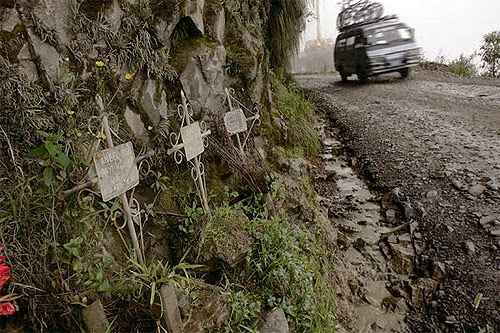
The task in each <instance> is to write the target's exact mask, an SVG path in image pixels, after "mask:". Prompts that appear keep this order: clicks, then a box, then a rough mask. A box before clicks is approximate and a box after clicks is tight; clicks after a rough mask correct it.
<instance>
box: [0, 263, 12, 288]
mask: <svg viewBox="0 0 500 333" xmlns="http://www.w3.org/2000/svg"><path fill="white" fill-rule="evenodd" d="M9 280H10V268H9V266H7V264H6V263H0V291H1V290H2V289H3V286H4V285H5V284H6V283H7V282H8V281H9Z"/></svg>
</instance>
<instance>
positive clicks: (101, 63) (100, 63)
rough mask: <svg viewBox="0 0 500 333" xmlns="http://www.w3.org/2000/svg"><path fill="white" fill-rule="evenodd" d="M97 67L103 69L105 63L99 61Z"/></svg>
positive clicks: (96, 63)
mask: <svg viewBox="0 0 500 333" xmlns="http://www.w3.org/2000/svg"><path fill="white" fill-rule="evenodd" d="M95 65H96V66H97V67H102V66H104V62H102V61H100V60H98V61H96V62H95Z"/></svg>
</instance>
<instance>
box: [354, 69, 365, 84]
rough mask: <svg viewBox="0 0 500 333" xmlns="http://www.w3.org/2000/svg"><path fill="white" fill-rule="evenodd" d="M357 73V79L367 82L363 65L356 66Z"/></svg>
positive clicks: (363, 82)
mask: <svg viewBox="0 0 500 333" xmlns="http://www.w3.org/2000/svg"><path fill="white" fill-rule="evenodd" d="M356 72H357V73H356V74H357V75H358V81H359V83H361V84H365V83H366V82H368V75H367V74H366V70H365V69H364V68H363V67H358V68H357V71H356Z"/></svg>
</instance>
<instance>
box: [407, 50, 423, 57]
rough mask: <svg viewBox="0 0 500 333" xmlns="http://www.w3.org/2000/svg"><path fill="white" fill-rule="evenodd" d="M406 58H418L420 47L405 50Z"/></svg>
mask: <svg viewBox="0 0 500 333" xmlns="http://www.w3.org/2000/svg"><path fill="white" fill-rule="evenodd" d="M406 57H407V58H418V57H420V49H413V50H410V51H407V52H406Z"/></svg>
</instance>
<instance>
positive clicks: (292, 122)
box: [0, 0, 334, 332]
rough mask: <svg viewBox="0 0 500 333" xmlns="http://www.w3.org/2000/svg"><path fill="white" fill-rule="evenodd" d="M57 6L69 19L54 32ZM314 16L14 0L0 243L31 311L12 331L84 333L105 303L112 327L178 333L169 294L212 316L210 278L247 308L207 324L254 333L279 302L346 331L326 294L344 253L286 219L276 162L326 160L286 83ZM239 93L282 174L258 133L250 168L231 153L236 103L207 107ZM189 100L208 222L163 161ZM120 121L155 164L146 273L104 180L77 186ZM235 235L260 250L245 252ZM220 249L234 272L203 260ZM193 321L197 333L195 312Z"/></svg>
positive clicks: (5, 21)
mask: <svg viewBox="0 0 500 333" xmlns="http://www.w3.org/2000/svg"><path fill="white" fill-rule="evenodd" d="M51 6H52V7H51ZM59 6H60V8H59ZM55 7H57V8H58V12H59V13H60V16H61V17H58V18H57V19H56V20H54V21H47V19H48V17H50V15H47V12H46V11H50V8H52V9H53V8H55ZM249 14H251V15H252V16H251V17H252V20H250V19H249V17H250V16H249ZM304 15H305V4H304V2H303V1H302V0H294V1H284V0H283V1H272V2H261V1H257V0H247V1H243V2H240V1H235V0H229V1H225V2H224V3H221V2H219V1H205V2H204V1H180V2H179V1H169V0H158V1H146V0H137V1H131V0H130V1H129V0H120V1H90V0H72V1H70V2H66V1H64V3H63V2H61V1H55V0H54V1H53V2H51V5H50V6H49V7H48V8H45V7H43V6H42V5H41V4H38V3H37V2H33V3H30V4H22V3H17V2H12V3H11V2H9V3H7V4H5V5H4V4H2V5H0V30H1V31H0V42H1V44H2V47H1V48H0V79H1V81H0V109H1V111H0V137H1V138H2V140H1V141H0V151H1V152H2V155H0V166H1V168H0V183H1V188H2V189H1V190H0V193H1V196H0V244H1V245H2V246H5V249H4V250H3V252H4V253H5V255H6V259H5V260H7V261H8V262H7V263H8V265H9V267H10V270H11V279H10V285H8V290H9V293H10V294H12V295H15V296H13V297H14V299H15V304H16V305H17V307H18V313H17V314H16V315H15V316H12V317H11V318H10V320H8V321H2V325H7V326H6V327H0V329H3V328H5V329H9V328H12V327H13V326H12V325H17V324H18V323H21V325H25V327H26V329H29V330H34V331H54V330H63V331H75V332H76V331H81V329H83V327H84V325H85V320H84V316H82V309H85V308H88V307H89V305H90V304H92V302H94V301H96V300H100V301H101V302H102V303H103V305H104V309H105V312H106V314H107V315H108V318H109V319H110V321H111V325H110V327H111V328H110V329H111V330H113V331H132V330H139V331H162V330H164V328H163V327H164V323H163V322H162V320H163V319H162V309H163V307H164V306H165V305H164V304H163V303H162V296H161V292H160V286H161V285H164V284H168V283H171V284H172V285H174V286H175V288H176V289H177V291H178V292H179V294H182V295H184V296H183V297H184V298H187V303H189V305H184V308H183V309H184V310H186V309H191V312H193V311H194V312H196V311H204V310H203V309H201V308H199V307H201V305H202V304H203V303H204V302H203V301H202V295H203V293H202V292H201V290H204V289H203V288H205V287H203V283H206V282H209V283H211V284H213V285H217V286H218V287H219V288H220V287H222V288H224V290H225V291H227V292H229V294H230V297H229V298H230V300H229V301H228V302H229V303H230V304H226V306H227V307H229V308H230V309H231V312H230V314H229V315H228V317H227V318H223V319H224V320H222V319H221V321H220V322H217V323H216V324H213V326H211V327H210V328H207V327H205V329H213V330H221V331H225V332H242V331H252V330H255V328H256V327H257V326H258V325H259V324H260V322H261V317H262V316H263V315H264V314H265V313H266V312H268V311H269V310H270V309H272V308H275V307H280V308H282V309H283V310H284V311H285V314H286V316H287V319H288V321H289V322H290V325H291V327H292V330H295V331H308V332H315V331H316V332H325V328H328V329H327V331H328V330H333V326H332V325H333V322H334V320H333V317H332V316H333V301H332V299H333V296H332V295H331V294H330V293H328V292H325V291H326V290H327V289H329V288H330V285H329V284H330V282H329V281H330V278H329V275H330V274H331V270H330V268H331V264H332V258H331V256H330V255H329V254H327V250H326V247H325V246H323V245H322V244H321V243H318V242H317V241H316V239H315V237H316V236H315V235H313V234H311V233H310V232H309V231H308V229H307V228H306V227H305V226H304V225H302V224H301V221H300V219H296V218H291V217H290V216H288V214H287V213H286V212H282V213H278V214H271V212H272V209H270V206H269V205H270V204H271V203H270V202H271V201H269V200H268V199H269V198H271V199H272V198H273V196H274V198H275V199H276V198H277V197H278V196H280V195H281V196H282V197H281V198H282V200H284V199H283V198H285V197H286V195H283V191H285V190H283V189H281V191H282V192H281V194H280V192H279V191H277V190H276V187H277V186H278V184H277V183H276V182H273V181H272V177H270V175H271V172H272V171H271V170H269V166H271V168H272V166H273V165H276V160H277V159H278V158H280V157H297V156H304V155H307V156H314V154H315V153H317V151H318V149H319V141H318V139H317V136H316V135H315V132H314V129H313V126H314V115H313V110H312V108H311V106H310V104H308V102H307V101H305V100H304V98H303V97H302V95H301V94H300V91H299V90H298V89H297V88H296V87H295V86H294V85H293V84H292V83H290V82H286V81H285V82H286V83H281V82H280V81H281V78H282V76H281V75H280V76H275V75H274V74H273V71H275V72H277V73H280V74H283V73H285V72H286V69H287V66H288V62H287V59H289V56H290V54H291V52H293V49H294V47H295V46H296V44H297V41H298V38H299V35H298V34H299V32H300V30H301V28H302V25H303V18H304ZM4 46H5V47H4ZM221 73H222V74H221ZM214 77H215V78H216V79H213V78H214ZM219 81H222V82H219ZM198 86H201V88H197V87H198ZM224 86H232V87H234V88H235V94H236V95H237V97H238V98H240V99H241V100H242V101H244V102H245V103H247V104H249V107H250V108H253V107H259V108H260V109H261V112H262V120H263V126H262V129H260V130H257V131H256V134H257V135H261V136H262V137H263V139H264V141H266V142H268V150H269V151H270V154H269V156H268V157H269V160H268V164H265V163H264V162H263V161H262V160H261V159H259V158H258V157H257V156H258V155H257V154H256V151H257V150H256V148H255V144H254V143H253V137H252V138H251V139H252V140H251V142H252V143H251V144H250V147H249V148H248V150H252V151H253V152H254V153H253V154H251V153H249V154H248V157H247V158H246V160H244V161H241V160H238V158H239V157H238V156H237V155H235V154H234V153H232V149H227V148H228V146H225V144H228V143H230V142H231V141H229V139H230V138H229V139H228V138H227V137H225V139H224V135H223V134H224V133H223V131H222V130H221V129H220V126H219V125H217V124H218V120H217V119H220V118H221V115H222V114H221V112H222V111H221V110H222V109H223V106H222V105H221V106H220V108H221V110H208V108H209V107H208V106H207V105H208V104H206V103H213V104H214V105H216V102H217V101H222V102H223V101H224V99H223V98H221V96H223V92H224V91H223V90H222V89H220V88H221V87H224ZM196 89H198V90H196ZM181 90H184V91H186V92H187V93H188V98H189V100H190V102H192V104H193V105H195V104H194V103H198V104H196V105H200V107H199V108H196V109H195V110H194V111H195V113H194V117H195V119H196V120H202V119H208V121H209V124H210V126H211V128H212V130H213V137H214V140H215V141H214V145H213V146H214V148H212V149H211V148H208V149H207V151H206V161H205V165H206V172H207V174H208V175H209V178H210V179H209V180H208V182H209V184H210V186H212V187H209V196H210V208H211V210H212V214H211V215H210V216H207V215H206V214H204V212H203V210H202V209H201V203H200V200H199V198H198V192H197V190H196V187H195V184H194V183H193V182H192V180H191V179H190V176H191V174H190V172H189V171H188V170H185V169H184V166H178V165H176V163H175V161H173V159H172V158H170V157H167V156H166V154H165V152H166V150H167V148H169V146H170V141H169V140H170V135H171V133H172V132H176V131H178V130H179V123H178V122H177V120H176V119H175V116H176V115H177V105H178V104H179V103H180V102H181V97H180V91H181ZM202 95H203V96H204V97H203V98H204V99H203V98H202V97H201V96H202ZM96 96H100V97H101V98H102V101H103V104H102V105H99V103H96ZM104 114H106V115H107V116H108V118H109V123H110V127H111V129H112V133H111V135H112V136H113V139H114V140H115V142H116V143H117V144H118V143H122V142H128V141H131V142H132V143H133V146H134V148H135V153H136V155H137V156H144V155H146V154H147V152H153V151H154V153H155V154H154V156H153V157H152V158H151V157H150V158H149V159H148V160H147V161H149V162H148V163H149V164H148V166H149V168H146V169H141V170H143V171H144V173H141V175H140V183H139V185H138V186H137V187H136V188H135V189H134V190H133V191H131V192H133V193H132V194H130V193H129V197H130V198H132V197H135V198H137V200H136V201H134V200H131V202H132V208H133V209H134V214H135V215H134V216H135V219H136V222H137V223H138V224H136V228H137V230H138V234H139V240H140V242H141V246H142V248H143V250H144V251H145V252H146V262H145V263H144V264H141V263H140V260H138V258H137V257H136V256H135V253H134V252H133V251H131V249H130V246H129V243H130V240H129V235H128V234H127V231H126V230H124V226H125V222H126V221H125V217H124V213H123V211H122V209H121V205H122V202H121V200H120V199H119V198H116V199H113V200H110V201H107V202H103V201H102V200H101V199H100V196H99V192H98V188H96V187H95V186H92V187H87V188H84V189H81V188H79V191H75V193H69V192H67V190H68V189H71V188H74V187H75V186H77V185H82V184H83V183H85V182H86V181H88V180H89V179H92V177H93V176H92V175H91V174H89V169H92V164H93V162H92V154H93V152H95V150H96V149H102V148H106V145H105V143H106V139H107V137H106V135H105V134H104V133H103V132H102V131H101V126H102V122H103V115H104ZM277 125H279V126H280V127H279V128H276V126H277ZM282 125H283V126H282ZM285 127H286V128H285ZM226 136H227V134H226ZM223 140H226V141H223ZM231 144H232V143H231ZM217 145H219V146H220V147H223V148H222V150H224V149H226V150H227V151H229V152H230V153H228V154H222V153H221V150H220V149H219V150H217V149H215V147H217ZM233 145H234V144H233ZM279 147H281V148H279ZM231 148H232V147H231ZM231 154H232V155H231ZM148 156H150V155H148ZM231 158H233V159H235V158H236V162H234V161H233V162H234V163H233V164H231ZM238 164H239V165H240V166H239V168H240V169H238ZM243 169H251V172H250V171H248V170H243ZM238 171H240V173H239V172H238ZM90 172H92V171H90ZM241 172H247V173H245V174H244V176H242V175H241ZM252 172H253V173H252ZM245 175H246V177H245ZM249 175H250V176H249ZM249 178H252V180H253V182H250V181H249V180H248V179H249ZM252 184H259V186H258V188H259V189H261V191H257V190H256V188H255V186H252ZM262 184H264V185H262ZM303 185H304V190H308V189H307V182H304V184H303ZM261 192H264V193H261ZM285 192H286V191H285ZM267 193H269V194H267ZM291 194H293V195H297V193H291ZM289 195H290V194H289ZM266 198H268V199H267V200H266ZM304 204H305V205H307V204H308V203H304ZM134 205H135V206H134ZM311 206H314V204H313V203H311ZM276 208H278V209H279V207H276ZM231 226H237V227H238V228H234V230H235V231H234V234H228V229H231V228H232V227H231ZM231 230H233V229H231ZM240 230H241V232H240ZM228 235H229V236H228ZM228 237H240V238H237V239H241V240H242V242H243V240H245V241H247V242H248V246H249V247H248V248H246V249H244V251H243V256H242V257H241V258H239V257H238V258H236V256H233V254H232V252H231V251H232V250H233V248H229V246H227V244H231V243H230V240H229V238H228ZM207 244H208V245H207ZM236 247H237V246H236ZM204 248H207V249H208V250H207V251H209V252H210V251H211V250H212V248H215V250H214V251H213V253H215V255H219V257H222V258H223V259H224V260H221V259H220V258H218V259H217V260H215V261H214V260H212V261H210V260H208V261H207V262H199V260H200V258H201V257H202V255H201V253H200V251H199V250H200V249H204ZM222 251H224V253H223V254H222V255H221V252H222ZM210 253H212V252H210ZM233 257H234V261H235V262H234V265H233V263H231V264H229V263H228V261H230V260H232V259H233ZM200 281H201V282H200ZM203 281H204V282H203ZM5 288H7V286H6V287H5ZM5 288H4V290H5ZM216 294H217V293H216ZM219 294H220V293H219ZM17 296H21V298H17ZM221 302H222V301H221ZM222 303H224V302H222ZM223 312H224V311H221V313H223ZM182 315H183V319H184V320H185V324H187V322H189V320H190V319H189V318H191V315H190V314H189V312H188V310H186V313H182Z"/></svg>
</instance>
